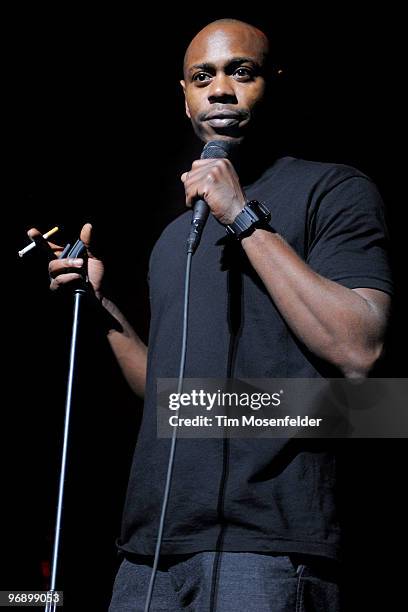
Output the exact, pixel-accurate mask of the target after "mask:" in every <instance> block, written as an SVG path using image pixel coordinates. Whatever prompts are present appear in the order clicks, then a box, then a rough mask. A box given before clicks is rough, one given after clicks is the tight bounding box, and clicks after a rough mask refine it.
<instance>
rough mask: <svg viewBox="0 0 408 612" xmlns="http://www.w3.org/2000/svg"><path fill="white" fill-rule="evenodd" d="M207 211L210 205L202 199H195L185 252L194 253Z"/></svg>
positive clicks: (208, 211)
mask: <svg viewBox="0 0 408 612" xmlns="http://www.w3.org/2000/svg"><path fill="white" fill-rule="evenodd" d="M209 213H210V207H209V206H208V204H207V203H206V202H205V201H204V200H197V201H196V202H195V204H194V208H193V218H192V221H191V228H190V234H189V236H188V240H187V253H194V251H195V250H196V248H197V247H198V245H199V243H200V239H201V234H202V232H203V228H204V225H205V224H206V221H207V219H208V215H209Z"/></svg>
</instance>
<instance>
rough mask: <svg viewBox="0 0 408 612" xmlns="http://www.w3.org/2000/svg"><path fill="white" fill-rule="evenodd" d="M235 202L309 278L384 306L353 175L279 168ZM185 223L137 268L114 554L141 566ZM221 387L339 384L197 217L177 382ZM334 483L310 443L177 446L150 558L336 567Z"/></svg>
mask: <svg viewBox="0 0 408 612" xmlns="http://www.w3.org/2000/svg"><path fill="white" fill-rule="evenodd" d="M245 191H246V194H247V196H248V198H249V199H256V200H260V201H262V202H263V203H264V204H265V205H266V206H267V207H268V208H269V209H270V211H271V215H272V218H271V226H272V227H273V228H274V230H275V231H277V232H278V233H279V234H280V235H282V236H283V237H284V238H285V240H286V241H287V242H288V243H289V244H290V245H291V246H292V248H293V249H294V250H295V251H296V253H297V254H298V255H299V256H300V257H301V258H302V259H303V260H305V261H306V262H307V263H308V264H309V266H310V267H311V268H312V269H313V270H315V271H316V272H318V273H319V274H321V275H322V276H324V277H326V278H329V279H331V280H333V281H336V282H338V283H340V284H341V285H344V286H346V287H349V288H355V287H371V288H374V289H380V290H382V291H385V292H388V293H391V290H392V285H391V279H390V271H389V267H388V263H387V257H386V240H387V238H386V232H385V228H384V214H383V204H382V201H381V198H380V196H379V194H378V191H377V189H376V187H375V185H374V184H373V182H372V181H371V180H370V179H369V178H367V177H366V176H364V175H363V174H362V173H360V172H359V171H357V170H355V169H354V168H351V167H347V166H342V165H334V164H325V163H317V162H309V161H304V160H298V159H294V158H290V157H285V158H282V159H278V160H277V161H275V163H274V164H273V165H272V166H271V167H270V168H269V169H268V170H267V171H266V172H265V173H264V174H263V175H262V176H261V177H260V178H259V180H257V181H256V182H255V183H254V184H252V185H251V186H249V187H246V189H245ZM190 220H191V212H186V213H185V214H182V215H181V216H180V217H178V218H177V219H176V220H175V221H173V222H172V223H171V224H170V225H169V226H168V227H167V228H166V229H165V230H164V232H163V234H162V235H161V237H160V239H159V240H158V242H157V243H156V245H155V247H154V249H153V252H152V255H151V259H150V269H149V281H150V296H151V328H150V338H149V355H148V374H147V386H146V399H145V406H144V413H143V420H142V424H141V428H140V431H139V436H138V441H137V445H136V450H135V454H134V459H133V464H132V468H131V474H130V480H129V486H128V493H127V498H126V503H125V509H124V515H123V524H122V531H121V536H120V538H119V541H118V545H119V548H120V549H122V550H123V551H127V552H131V553H132V552H133V553H137V554H141V555H152V554H154V547H155V542H156V536H157V530H158V524H159V516H160V507H161V502H162V497H163V491H164V481H165V475H166V470H167V462H168V456H169V447H170V440H168V439H158V438H157V432H156V380H157V378H158V377H174V378H177V376H178V369H179V359H180V350H181V323H182V313H183V303H182V302H183V287H184V273H185V262H186V253H185V243H186V237H187V234H188V229H189V225H190ZM231 334H233V335H234V334H235V335H236V343H235V349H234V351H233V352H231ZM232 353H233V358H231V354H232ZM228 375H230V376H233V377H235V378H250V377H254V378H274V377H278V378H285V377H287V378H289V377H297V378H303V377H321V376H324V377H330V376H334V377H337V376H341V373H340V372H339V371H338V370H335V369H334V368H333V367H332V366H330V365H329V364H328V363H325V362H324V361H323V360H321V359H318V358H317V357H316V356H314V355H312V354H311V353H310V352H309V351H308V350H307V349H306V347H305V346H303V345H302V343H301V342H300V341H299V340H298V339H297V338H296V337H295V336H294V334H293V333H292V332H291V330H290V329H289V328H288V326H287V325H286V323H285V320H284V318H283V317H282V315H281V314H280V312H279V311H278V309H277V308H276V306H275V305H274V303H273V301H272V299H271V298H270V296H269V294H268V293H267V291H266V289H265V287H264V286H263V284H262V282H261V281H260V279H259V278H258V276H257V274H256V273H255V272H254V270H253V269H252V267H251V265H250V262H249V261H248V260H247V258H246V255H245V253H244V251H243V249H242V248H241V247H240V245H239V244H238V243H235V242H234V241H233V240H232V239H230V238H229V237H226V232H225V228H224V227H223V226H222V225H221V224H219V223H218V222H217V221H216V220H215V219H214V218H213V217H212V216H211V215H210V218H209V220H208V223H207V225H206V228H205V230H204V234H203V238H202V241H201V244H200V246H199V248H198V250H197V252H196V254H195V255H194V258H193V267H192V279H191V297H190V310H189V335H188V347H187V363H186V370H185V376H186V377H191V378H205V377H214V378H223V377H227V376H228ZM335 471H336V470H335V456H334V453H332V452H331V450H330V444H329V443H325V442H324V441H322V440H320V441H316V440H315V441H313V440H306V439H303V440H301V439H289V440H287V439H230V440H228V441H225V440H222V439H200V440H197V439H195V440H191V439H190V440H189V439H179V440H178V442H177V452H176V458H175V465H174V472H173V482H172V489H171V495H170V499H169V505H168V511H167V518H166V526H165V532H164V538H163V545H162V553H163V554H186V553H194V552H197V551H202V550H216V549H217V548H218V547H220V546H222V549H223V550H225V551H259V552H285V553H290V552H292V553H294V552H297V553H305V554H316V555H322V556H327V557H331V558H337V557H338V554H339V525H338V519H337V516H336V507H335V502H334V498H335V480H336V478H335Z"/></svg>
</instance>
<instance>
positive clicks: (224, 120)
mask: <svg viewBox="0 0 408 612" xmlns="http://www.w3.org/2000/svg"><path fill="white" fill-rule="evenodd" d="M242 119H243V116H242V114H241V113H236V112H233V111H226V110H225V111H214V112H212V113H208V114H207V115H205V117H204V121H205V122H206V123H208V124H209V125H210V126H211V127H213V128H228V127H235V126H237V125H238V124H239V122H240V121H241V120H242Z"/></svg>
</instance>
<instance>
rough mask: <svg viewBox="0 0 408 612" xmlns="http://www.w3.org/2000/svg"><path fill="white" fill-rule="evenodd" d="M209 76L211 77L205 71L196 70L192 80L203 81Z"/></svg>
mask: <svg viewBox="0 0 408 612" xmlns="http://www.w3.org/2000/svg"><path fill="white" fill-rule="evenodd" d="M210 78H211V75H210V74H208V73H207V72H196V74H194V75H193V78H192V81H196V82H199V83H204V82H205V81H207V80H208V79H210Z"/></svg>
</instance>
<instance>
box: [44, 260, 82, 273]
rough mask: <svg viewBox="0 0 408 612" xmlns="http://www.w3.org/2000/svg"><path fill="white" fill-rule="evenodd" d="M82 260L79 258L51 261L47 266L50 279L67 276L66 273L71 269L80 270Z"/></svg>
mask: <svg viewBox="0 0 408 612" xmlns="http://www.w3.org/2000/svg"><path fill="white" fill-rule="evenodd" d="M83 265H84V260H83V259H82V258H81V257H78V258H76V259H73V258H72V257H68V258H66V259H53V260H52V261H50V263H49V266H48V273H49V275H50V276H51V277H52V278H56V277H57V276H59V275H65V276H69V274H68V272H69V271H71V270H72V268H82V266H83Z"/></svg>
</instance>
